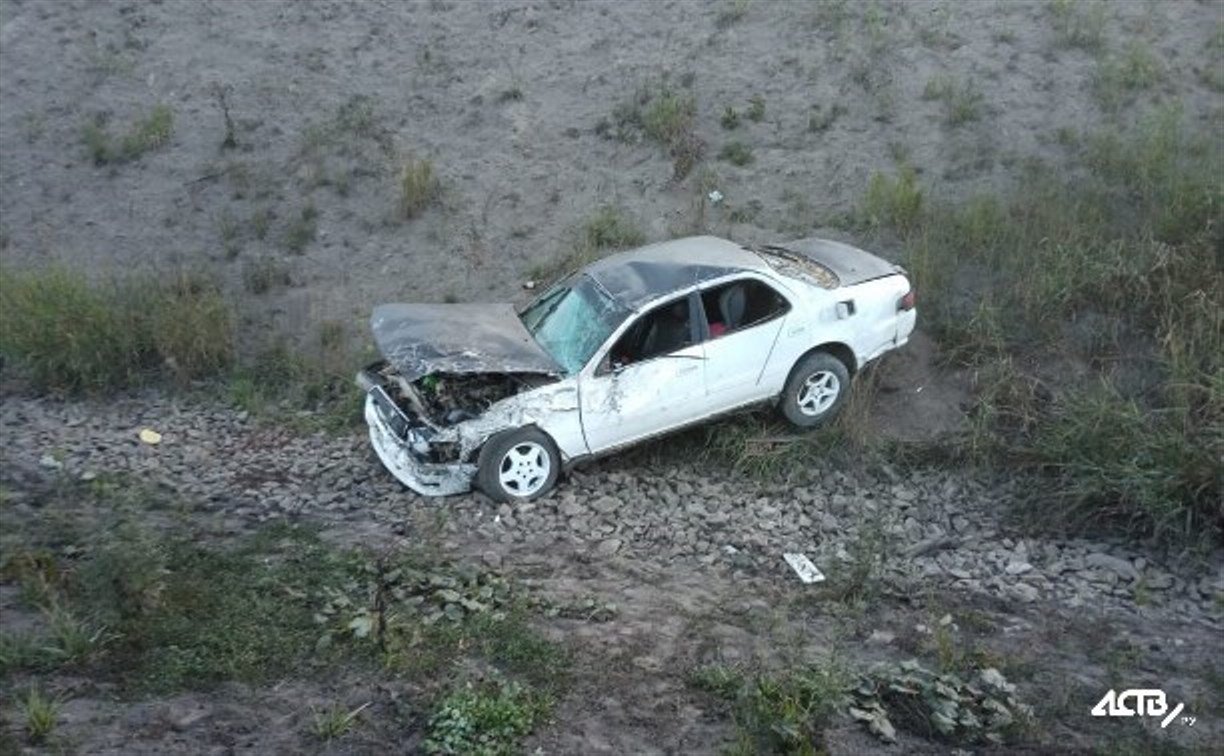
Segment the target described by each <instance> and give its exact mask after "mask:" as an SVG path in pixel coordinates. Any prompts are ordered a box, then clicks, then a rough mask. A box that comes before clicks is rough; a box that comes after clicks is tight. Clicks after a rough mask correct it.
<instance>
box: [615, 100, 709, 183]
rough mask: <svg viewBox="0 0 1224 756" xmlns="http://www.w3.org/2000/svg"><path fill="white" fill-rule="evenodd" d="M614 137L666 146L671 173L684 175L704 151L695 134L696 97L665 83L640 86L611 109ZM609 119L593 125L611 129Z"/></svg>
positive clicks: (703, 146)
mask: <svg viewBox="0 0 1224 756" xmlns="http://www.w3.org/2000/svg"><path fill="white" fill-rule="evenodd" d="M612 116H613V121H615V138H616V139H618V140H620V141H622V142H628V143H633V142H637V141H639V140H640V139H641V138H643V137H644V138H647V139H650V140H652V141H654V142H656V143H658V144H660V145H662V146H664V147H666V148H667V150H668V153H669V154H670V155H671V157H672V175H673V178H675V179H676V180H677V181H679V180H681V179H683V178H685V177H686V176H688V175H689V173H691V172H692V170H693V168H694V167H696V165H697V163H699V162H700V161H701V158H702V157H703V155H704V154H705V142H704V141H702V139H701V138H700V137H699V136H697V133H696V131H695V130H694V126H695V123H696V118H697V99H696V98H695V97H694V96H692V95H690V94H682V93H680V92H677V91H676V90H674V89H672V88H671V87H670V86H667V85H660V86H650V85H646V86H642V87H639V88H638V90H637V92H636V93H635V94H634V96H633V99H631V100H630V101H629V102H625V103H621V104H620V105H618V106H617V107H616V108H615V109H614V110H613V112H612ZM612 128H613V122H612V121H609V120H607V119H603V120H601V121H600V123H599V124H598V125H597V126H596V127H595V131H596V133H598V134H601V135H605V136H607V135H609V134H610V133H611V132H612Z"/></svg>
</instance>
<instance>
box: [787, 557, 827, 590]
mask: <svg viewBox="0 0 1224 756" xmlns="http://www.w3.org/2000/svg"><path fill="white" fill-rule="evenodd" d="M782 558H783V559H785V560H786V563H787V564H789V565H790V566H791V569H792V570H794V571H795V574H796V575H798V576H799V579H800V580H802V581H803V582H805V583H823V582H824V579H825V576H824V573H823V572H821V571H820V570H818V569H816V565H814V564H812V560H811V559H808V558H807V555H806V554H783V555H782Z"/></svg>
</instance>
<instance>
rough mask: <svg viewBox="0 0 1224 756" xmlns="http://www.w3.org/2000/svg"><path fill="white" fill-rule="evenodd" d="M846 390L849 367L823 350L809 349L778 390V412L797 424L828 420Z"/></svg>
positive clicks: (840, 402) (839, 405)
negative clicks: (779, 396) (779, 406)
mask: <svg viewBox="0 0 1224 756" xmlns="http://www.w3.org/2000/svg"><path fill="white" fill-rule="evenodd" d="M849 391H850V371H849V370H847V369H846V365H845V363H843V362H842V361H841V360H839V359H837V358H836V357H834V356H833V355H831V354H829V353H827V352H813V353H812V354H809V355H808V356H806V357H804V358H803V359H802V360H800V361H799V363H798V364H797V365H795V368H794V370H792V371H791V374H790V378H788V379H787V381H786V388H785V389H783V391H782V405H781V407H782V414H783V415H785V416H786V419H787V420H789V421H790V422H791V423H792V424H794V425H797V426H799V427H800V428H815V427H816V426H819V425H824V424H825V423H827V422H829V421H830V420H832V419H833V418H834V417H836V416H837V413H838V412H839V411H840V410H841V408H842V405H843V404H845V401H846V394H847V393H849Z"/></svg>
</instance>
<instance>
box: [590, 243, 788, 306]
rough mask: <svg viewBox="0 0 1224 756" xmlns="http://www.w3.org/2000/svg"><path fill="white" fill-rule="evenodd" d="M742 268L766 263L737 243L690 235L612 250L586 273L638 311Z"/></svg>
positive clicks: (762, 266) (758, 268)
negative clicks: (672, 293) (632, 247)
mask: <svg viewBox="0 0 1224 756" xmlns="http://www.w3.org/2000/svg"><path fill="white" fill-rule="evenodd" d="M743 270H755V271H767V270H768V268H767V266H766V265H765V263H764V261H762V260H761V258H760V257H759V256H758V255H756V254H755V253H754V252H752V251H750V250H748V249H745V248H744V247H742V246H741V245H739V244H736V243H735V242H730V241H727V240H726V239H719V238H717V237H714V236H693V237H689V238H687V239H675V240H673V241H665V242H659V243H658V244H651V245H649V246H645V247H639V248H637V249H632V250H629V251H628V252H621V253H619V254H615V255H611V256H609V257H605V258H603V259H602V260H599V261H597V262H594V263H592V264H591V265H590V266H588V267H587V268H586V270H585V272H586V274H587V275H589V276H590V277H591V278H593V279H595V281H596V282H597V283H598V284H599V285H600V286H602V287H603V288H604V289H605V290H606V291H607V292H608V293H609V294H611V295H612V297H613V298H615V299H616V300H617V301H618V302H620V303H621V304H623V305H625V306H627V307H629V308H631V309H634V310H636V309H639V308H640V307H641V306H642V305H645V304H647V303H649V302H651V301H653V300H655V299H658V298H659V297H662V296H666V295H667V294H670V293H671V292H673V291H679V290H681V289H685V288H688V287H689V286H693V285H696V284H700V283H702V282H704V281H709V280H711V279H714V278H718V277H720V276H725V275H727V274H729V273H735V272H738V271H743Z"/></svg>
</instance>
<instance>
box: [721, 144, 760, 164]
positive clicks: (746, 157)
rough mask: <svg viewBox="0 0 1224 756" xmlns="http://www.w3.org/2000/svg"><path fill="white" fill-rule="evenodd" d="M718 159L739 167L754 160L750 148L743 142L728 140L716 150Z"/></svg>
mask: <svg viewBox="0 0 1224 756" xmlns="http://www.w3.org/2000/svg"><path fill="white" fill-rule="evenodd" d="M718 159H719V160H725V161H727V162H728V163H731V164H732V165H738V166H740V167H743V166H745V165H749V164H751V163H752V161H753V160H754V158H753V156H752V148H751V147H749V146H748V145H746V144H744V143H743V142H728V143H727V144H726V145H724V146H723V148H722V149H721V150H719V151H718Z"/></svg>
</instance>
